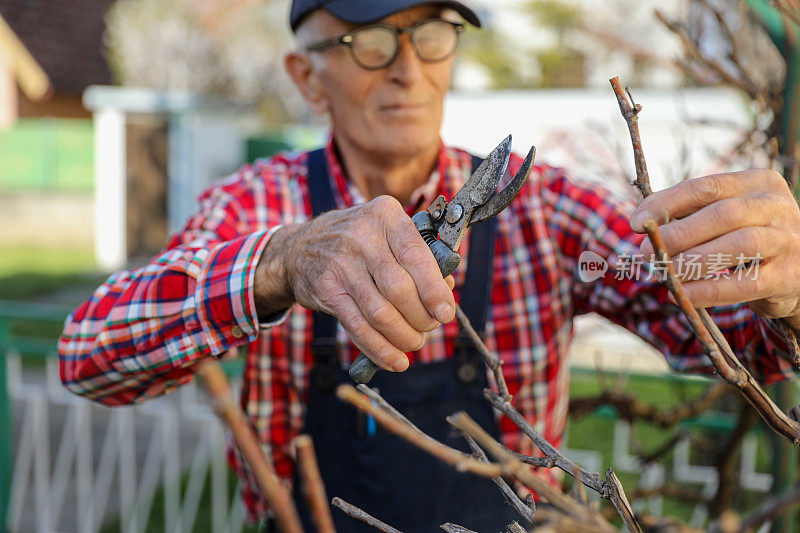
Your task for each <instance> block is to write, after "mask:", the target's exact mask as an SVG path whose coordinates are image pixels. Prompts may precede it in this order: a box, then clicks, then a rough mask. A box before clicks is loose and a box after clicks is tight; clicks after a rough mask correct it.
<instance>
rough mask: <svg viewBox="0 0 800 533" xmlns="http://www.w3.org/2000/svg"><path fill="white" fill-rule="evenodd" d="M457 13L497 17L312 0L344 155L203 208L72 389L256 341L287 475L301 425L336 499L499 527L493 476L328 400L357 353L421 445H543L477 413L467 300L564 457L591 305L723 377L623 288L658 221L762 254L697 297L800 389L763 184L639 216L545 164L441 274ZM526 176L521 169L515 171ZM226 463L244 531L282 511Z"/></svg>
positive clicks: (210, 196)
mask: <svg viewBox="0 0 800 533" xmlns="http://www.w3.org/2000/svg"><path fill="white" fill-rule="evenodd" d="M453 11H455V12H457V13H458V14H460V15H461V16H462V17H463V19H465V20H466V21H467V22H469V23H471V24H473V25H475V26H478V25H479V24H480V23H479V21H478V18H477V16H476V15H475V13H474V12H473V11H472V10H470V9H469V8H468V7H467V6H466V5H465V4H464V3H462V2H454V1H450V2H430V1H414V0H330V1H327V2H325V1H320V0H316V1H315V0H295V1H294V3H293V5H292V11H291V24H292V28H293V29H294V30H295V31H296V34H297V41H298V46H297V48H296V49H295V51H292V52H290V53H289V54H288V55H287V56H286V70H287V72H288V73H289V75H290V76H291V78H292V79H293V80H294V82H295V84H296V85H297V88H298V90H299V91H300V92H301V94H302V95H303V97H304V98H305V100H306V101H307V102H308V105H309V106H310V107H311V108H312V109H313V110H314V111H315V112H317V113H320V114H324V115H328V116H329V117H330V120H331V124H332V134H331V137H330V141H329V143H328V145H327V146H326V147H325V148H324V149H322V150H317V151H314V152H310V153H303V154H296V153H294V154H279V155H276V156H275V157H273V158H271V159H268V160H259V161H256V162H255V163H253V164H252V165H251V166H246V167H244V168H243V169H242V170H241V171H240V172H238V173H237V174H235V175H233V176H231V177H229V178H227V179H226V180H224V181H222V182H220V183H219V184H217V185H216V186H214V187H212V188H210V189H209V190H208V191H207V192H205V193H204V194H203V195H202V196H201V198H200V203H201V207H200V211H199V213H198V214H197V215H196V216H194V217H193V218H192V219H191V220H189V222H188V223H187V225H186V227H185V229H184V230H183V231H182V232H181V233H179V234H177V235H175V236H174V237H173V238H172V239H171V241H170V242H169V244H168V246H167V248H166V249H165V251H164V252H163V253H162V254H161V255H159V256H158V257H156V258H155V259H154V260H153V261H151V262H150V263H149V264H148V265H147V266H145V267H143V268H141V269H138V270H133V271H124V272H120V273H117V274H115V275H113V276H111V277H110V278H109V279H108V280H107V281H106V283H104V284H103V285H102V286H101V287H100V288H99V289H98V290H97V291H96V292H95V293H94V294H93V295H92V296H91V298H90V299H89V300H88V301H86V302H85V303H84V304H82V305H81V306H80V307H78V308H77V309H76V311H75V312H74V313H73V315H72V316H71V317H70V318H69V319H68V321H67V324H66V327H65V330H64V334H63V336H62V338H61V340H60V343H59V350H60V356H61V376H62V379H63V381H64V383H65V385H66V386H67V387H68V388H69V389H70V390H72V391H74V392H76V393H78V394H82V395H85V396H87V397H89V398H91V399H94V400H96V401H100V402H103V403H105V404H109V405H118V404H126V403H134V402H139V401H142V400H145V399H147V398H150V397H152V396H155V395H158V394H164V393H166V392H169V391H171V390H173V389H174V388H175V387H177V386H179V385H180V384H183V383H186V382H187V381H189V380H190V379H191V378H192V372H193V368H194V367H195V365H196V364H197V363H199V362H202V361H203V360H206V359H208V358H218V357H222V356H223V355H225V354H232V353H233V352H234V351H235V349H236V348H237V347H240V346H241V347H245V348H246V355H245V358H246V365H245V371H244V384H243V388H242V391H241V404H242V406H243V408H244V409H245V411H246V412H247V414H248V415H249V417H250V420H251V422H252V425H253V427H254V428H255V430H256V432H257V434H258V436H259V438H260V439H261V441H262V443H263V447H264V450H265V451H266V452H268V453H269V454H270V456H271V458H272V460H273V462H274V464H275V467H276V469H277V471H278V472H279V474H280V475H282V476H283V477H285V478H286V479H287V480H290V479H291V478H292V475H293V468H292V462H291V460H290V455H289V450H288V448H289V444H290V442H291V440H292V439H293V437H295V436H296V435H298V434H299V433H300V432H307V433H309V434H311V436H312V437H313V439H314V442H315V444H316V448H317V450H318V453H319V459H320V464H321V469H322V473H323V477H324V479H325V483H326V485H327V490H328V494H329V495H331V496H341V497H342V498H344V499H346V500H348V501H350V502H351V503H354V504H356V505H358V506H360V507H362V508H364V509H365V510H366V511H368V512H370V513H372V514H374V515H376V516H378V517H380V518H381V519H383V520H385V521H387V522H388V523H390V524H392V525H394V526H395V527H398V528H400V529H402V530H407V531H422V530H429V529H430V528H431V527H435V526H436V525H437V524H440V523H442V522H444V521H448V520H455V521H458V522H459V523H461V524H463V525H465V526H467V527H469V528H471V529H475V530H480V531H483V530H497V529H498V528H500V529H502V527H503V526H504V525H505V524H506V523H508V522H509V521H510V520H511V519H512V518H513V515H512V513H511V510H510V509H509V508H508V507H507V506H506V505H505V504H504V502H503V500H502V497H501V496H500V494H499V492H497V491H496V490H495V489H494V487H493V486H492V485H491V483H490V482H488V481H486V480H481V479H478V478H475V477H472V476H468V475H465V474H460V473H457V472H454V471H452V470H451V469H449V468H447V467H444V466H442V465H441V464H439V463H437V461H435V460H433V459H431V458H429V457H427V456H425V455H424V454H422V453H421V452H418V451H416V450H414V449H412V448H411V447H410V446H408V445H406V444H405V443H403V442H400V441H399V440H398V439H395V438H393V437H391V436H388V435H386V434H384V433H383V432H382V431H380V430H376V429H375V427H374V424H373V423H371V421H370V420H368V419H364V418H363V417H360V416H359V415H358V414H356V412H355V411H354V410H353V409H351V408H350V407H349V406H345V405H341V404H339V403H338V402H337V401H336V400H335V398H334V397H333V393H332V390H333V388H334V386H335V385H336V383H338V382H340V381H344V380H346V374H345V372H344V370H343V369H344V368H347V366H348V365H349V364H350V362H351V361H353V360H354V358H355V357H356V356H357V354H358V353H359V351H363V352H364V353H366V354H368V356H369V357H370V358H372V359H373V360H374V361H375V362H376V363H377V364H379V365H380V366H381V367H383V368H384V369H386V370H390V371H391V372H383V373H379V375H378V376H377V377H376V381H375V384H376V386H377V387H378V388H379V389H380V391H381V393H382V394H383V395H384V396H385V397H387V398H388V399H389V400H390V401H391V402H392V403H393V404H394V405H395V406H396V407H398V408H399V409H400V410H401V411H402V412H404V413H405V414H406V415H407V416H409V418H411V419H412V420H414V421H415V422H416V423H417V424H418V425H419V426H420V427H422V429H423V430H425V431H427V432H429V433H430V434H432V435H434V436H435V437H437V438H439V439H441V440H443V441H446V442H448V444H451V445H453V446H459V447H462V448H463V443H460V441H459V439H458V438H457V436H454V435H452V434H451V433H450V432H449V431H448V429H447V427H446V424H445V422H444V417H445V416H446V415H448V414H450V413H452V412H454V411H456V410H459V409H465V410H467V411H469V412H470V413H471V414H472V416H473V417H474V418H476V419H477V420H478V422H479V423H480V424H481V425H483V426H484V427H486V428H487V429H489V430H491V431H492V432H493V433H494V434H496V435H498V436H500V437H502V439H503V441H504V442H505V444H506V445H508V446H510V447H512V448H515V449H518V450H520V451H522V452H525V453H534V452H535V450H532V449H531V443H530V442H528V441H524V440H522V439H521V438H520V434H519V432H518V430H517V428H516V427H515V426H514V425H513V424H511V423H510V422H509V421H508V420H507V419H502V420H500V419H497V418H496V417H495V414H494V413H493V412H492V411H491V409H490V408H489V407H488V404H486V403H485V402H484V401H483V400H482V398H481V389H482V388H483V387H484V386H486V384H487V379H488V378H487V375H486V374H485V372H484V371H483V370H482V367H480V366H478V364H477V358H476V356H475V354H474V353H473V352H472V350H471V349H470V347H469V343H466V342H464V340H463V338H462V337H461V336H460V334H459V331H458V327H457V326H456V325H455V323H454V322H453V320H452V319H453V317H454V304H455V302H456V301H458V302H460V304H461V305H462V307H463V308H464V309H465V312H466V313H467V314H468V316H469V317H470V318H471V320H472V321H473V323H474V324H475V325H476V327H477V329H479V330H480V331H482V332H483V335H484V337H485V339H486V343H487V344H488V346H489V347H490V348H491V349H492V350H494V351H495V352H497V353H498V354H499V355H500V357H501V358H502V360H503V363H504V364H503V371H504V374H505V376H506V379H507V381H508V384H509V388H510V392H511V393H512V394H513V395H514V398H515V404H516V406H517V408H518V409H519V410H520V411H521V412H522V413H523V414H524V415H525V416H526V417H527V418H528V419H529V420H530V421H531V422H532V423H533V424H534V425H535V426H536V427H537V428H538V429H539V430H540V431H541V432H542V433H543V434H544V435H545V436H546V437H547V438H548V439H549V440H550V441H551V442H553V443H555V444H556V445H558V443H559V442H560V439H561V436H562V434H563V431H564V424H565V420H566V406H567V384H568V371H567V370H566V368H565V364H564V358H565V353H566V350H567V346H568V344H569V340H570V337H571V331H572V321H573V317H575V316H576V315H579V314H583V313H587V312H589V311H596V312H598V313H600V314H602V315H604V316H606V317H608V318H610V319H611V320H612V321H614V322H616V323H618V324H621V325H623V326H625V327H627V328H628V329H630V330H632V331H635V332H636V333H637V334H638V335H640V336H641V337H643V338H644V339H646V340H647V341H649V342H650V343H652V344H653V345H654V346H656V347H657V348H658V349H660V350H662V351H663V352H664V354H665V355H666V357H667V359H668V360H669V361H670V363H671V364H672V365H673V366H674V367H675V368H677V369H680V370H700V371H702V370H708V361H707V360H706V359H705V358H704V357H703V355H702V350H701V349H700V347H699V345H698V343H697V342H696V341H695V339H694V337H693V335H692V334H691V332H690V331H689V329H688V326H687V324H686V322H685V320H684V318H683V316H682V314H681V313H680V312H679V310H678V309H677V308H676V307H675V306H674V305H672V304H671V303H670V300H669V297H668V294H667V291H666V290H665V289H664V288H663V287H662V285H661V284H660V283H659V282H657V281H656V280H654V279H649V278H644V279H636V278H635V277H626V276H617V275H614V268H613V266H618V265H619V264H620V262H621V260H622V258H623V257H630V256H632V255H635V254H638V253H639V252H640V251H641V252H642V253H644V254H645V255H648V254H649V253H651V251H652V249H651V247H650V244H649V243H648V242H647V240H646V239H645V240H643V238H642V236H641V235H639V234H637V233H635V232H637V231H638V232H641V231H642V227H641V225H642V222H643V220H645V219H646V218H648V217H650V216H652V215H655V217H656V218H662V217H661V215H660V214H661V213H664V211H665V209H668V210H669V213H670V214H671V215H672V216H673V217H675V218H676V220H675V221H674V222H670V223H668V224H665V225H664V226H662V231H663V234H664V238H665V240H666V243H667V246H668V248H669V252H670V253H671V254H673V256H675V257H676V258H677V259H680V258H682V257H688V256H689V255H690V254H701V255H702V256H703V257H704V258H709V257H711V256H712V255H713V254H725V255H726V256H727V257H737V256H738V255H739V254H743V256H745V257H755V256H758V255H760V257H761V258H762V260H761V263H760V271H759V273H758V274H759V275H758V276H757V278H755V279H751V278H745V279H735V277H731V276H717V277H712V279H707V278H708V276H706V275H705V274H707V273H708V268H707V267H703V270H702V271H701V272H699V273H695V274H699V277H697V276H695V279H694V280H687V283H686V290H687V292H688V294H689V295H690V297H691V298H692V299H693V300H694V302H695V303H696V304H697V305H701V306H712V305H716V306H722V307H717V308H716V309H715V310H714V315H715V318H716V320H717V322H718V323H719V324H720V326H721V328H722V329H723V331H724V333H725V334H726V335H727V337H728V339H730V341H731V344H732V345H733V346H734V349H735V350H736V352H737V353H739V354H741V357H742V359H743V361H744V362H745V363H746V364H747V365H748V367H749V368H750V369H751V370H752V371H753V372H754V373H755V374H756V375H757V376H758V377H759V378H760V379H761V380H762V381H765V382H771V381H775V380H777V379H780V378H781V377H783V376H790V375H792V373H791V371H790V366H789V364H788V363H787V362H786V360H785V358H784V356H785V355H786V353H785V351H786V343H785V339H784V338H783V337H782V336H781V333H780V331H781V330H780V329H779V328H777V327H776V324H775V323H774V319H775V317H791V318H789V319H788V320H787V321H788V322H789V323H790V324H791V325H792V327H796V326H797V325H798V323H800V319H798V318H797V316H796V315H797V314H798V311H799V309H798V302H800V261H798V259H800V212H799V211H798V207H797V204H796V203H795V201H794V199H793V198H792V195H791V193H790V191H789V189H788V187H787V186H786V183H785V182H784V180H783V179H782V178H781V177H780V176H779V175H778V174H776V173H774V172H771V171H768V170H753V171H745V172H737V173H730V174H720V175H715V176H707V177H702V178H698V179H695V180H690V181H688V182H685V183H682V184H680V185H678V186H676V187H674V188H671V189H668V190H665V191H662V192H660V193H656V194H654V195H653V196H651V197H650V198H648V199H647V200H646V201H644V202H643V203H642V204H641V205H640V206H639V207H638V209H636V211H633V206H632V205H630V204H629V203H627V202H626V201H624V200H622V199H620V198H618V197H615V196H613V195H612V194H610V193H609V192H608V191H606V190H604V189H602V188H600V187H597V186H589V185H585V184H578V183H575V182H572V181H570V180H568V179H566V177H565V176H564V175H563V173H562V172H561V171H559V170H557V169H554V168H551V167H548V166H544V165H540V166H536V167H535V168H534V170H533V172H532V174H531V177H530V179H529V182H528V184H527V185H526V186H525V188H524V189H523V190H522V192H521V193H520V195H519V196H518V197H517V199H516V200H515V201H514V202H512V204H511V205H510V206H509V207H508V208H507V209H506V210H505V211H503V212H502V213H501V214H500V215H498V217H497V218H496V219H493V221H492V222H486V223H482V224H478V225H476V226H474V227H473V228H472V229H471V230H470V233H469V235H468V238H467V239H465V242H464V243H463V245H462V248H461V250H460V251H461V252H462V255H463V256H464V257H465V261H464V262H463V264H462V267H461V268H460V269H459V270H458V271H457V272H456V274H455V277H454V278H453V277H449V278H448V279H446V280H443V279H442V278H441V275H440V274H439V269H438V267H437V264H436V261H435V260H434V258H433V256H432V255H431V253H430V252H429V250H428V248H427V246H426V245H425V243H424V241H423V240H422V238H421V237H420V235H419V233H418V232H417V230H416V229H415V227H414V225H413V223H412V222H411V220H410V218H409V214H413V212H415V211H416V210H419V209H423V208H425V207H427V205H428V204H429V203H430V202H431V201H432V200H433V199H434V198H436V196H437V195H438V194H444V195H445V196H446V197H447V198H448V199H449V198H451V197H452V195H453V194H454V192H455V191H457V190H458V189H459V188H460V187H461V185H463V183H464V180H465V178H466V177H467V176H469V174H470V172H471V170H472V169H473V168H474V167H475V165H477V164H478V163H479V161H480V160H479V159H477V158H474V157H472V156H471V155H470V154H468V153H466V152H464V151H462V150H458V149H456V148H451V147H448V146H444V145H443V144H442V142H441V140H440V138H439V128H440V125H441V121H442V106H443V99H444V96H445V92H446V91H447V88H448V86H449V84H450V75H451V71H452V66H453V60H454V56H455V51H456V46H457V41H458V38H459V33H460V32H461V30H462V24H461V23H459V22H456V21H454V20H453V19H452V17H451V16H450V15H451V14H452V12H453ZM520 163H521V161H520V158H518V157H516V156H513V157H512V160H511V162H510V164H509V167H510V170H511V171H516V169H517V168H519V165H520ZM632 213H633V215H632V216H631V214H632ZM651 213H652V215H651ZM629 217H630V219H629ZM587 250H588V251H592V252H595V253H597V254H600V255H601V256H603V257H604V258H606V259H607V260H608V261H609V262H610V263H611V264H612V268H611V269H609V272H608V273H606V275H605V276H603V277H602V278H601V279H599V280H596V281H594V282H591V283H586V282H582V281H581V280H580V279H579V277H578V274H577V272H578V268H577V263H578V257H579V255H580V254H581V252H583V251H587ZM704 264H706V265H707V264H708V262H707V261H706V262H704ZM730 266H733V265H730ZM743 302H748V303H749V307H748V305H746V304H744V303H743ZM295 304H298V305H295ZM751 309H752V310H751ZM753 311H756V312H757V313H758V315H760V316H758V315H756V314H754V313H753ZM763 317H766V318H763ZM476 370H477V371H476ZM230 460H231V462H232V464H233V465H234V467H235V468H236V470H237V471H238V472H239V473H240V475H241V476H242V480H243V486H244V489H243V491H244V499H245V502H246V504H247V508H248V510H249V513H250V516H251V517H257V516H261V517H264V516H266V515H267V514H268V509H266V507H265V505H264V503H263V501H262V499H261V498H260V496H259V494H258V492H257V488H256V484H255V483H254V482H253V479H252V477H251V474H250V473H249V472H248V468H247V465H246V464H243V462H242V459H241V457H240V455H239V454H238V452H237V451H236V449H235V448H233V449H232V450H231V453H230ZM543 475H547V473H544V474H543ZM300 505H302V503H300ZM343 518H344V517H343V515H339V516H337V521H338V520H340V519H343ZM337 526H338V527H339V529H340V531H351V530H356V529H358V528H359V525H358V524H357V523H356V522H352V521H349V520H342V521H338V522H337Z"/></svg>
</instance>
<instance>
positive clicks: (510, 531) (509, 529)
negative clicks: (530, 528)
mask: <svg viewBox="0 0 800 533" xmlns="http://www.w3.org/2000/svg"><path fill="white" fill-rule="evenodd" d="M531 525H533V524H531ZM506 533H527V532H526V530H525V528H524V527H522V526H521V525H519V524H518V523H517V522H511V523H510V524H508V525H507V526H506Z"/></svg>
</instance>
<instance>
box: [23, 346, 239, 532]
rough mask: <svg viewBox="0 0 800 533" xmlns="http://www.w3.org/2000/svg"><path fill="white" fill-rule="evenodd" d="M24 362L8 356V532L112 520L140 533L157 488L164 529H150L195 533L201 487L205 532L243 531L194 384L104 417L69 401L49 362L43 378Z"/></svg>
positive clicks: (218, 440)
mask: <svg viewBox="0 0 800 533" xmlns="http://www.w3.org/2000/svg"><path fill="white" fill-rule="evenodd" d="M21 361H22V359H21V358H20V357H19V355H17V354H14V353H9V354H7V364H8V367H7V371H8V375H7V379H8V393H9V397H10V400H11V405H12V411H13V414H14V419H15V420H16V421H17V423H16V424H15V427H16V428H17V446H16V453H15V461H14V469H13V477H12V481H11V487H10V488H11V500H10V506H9V507H10V508H9V513H8V524H7V527H8V529H9V530H10V531H12V532H17V531H38V532H51V531H79V532H83V533H89V532H93V531H99V530H100V528H101V526H102V525H103V523H104V521H105V522H107V521H108V520H113V519H115V518H116V519H119V521H120V529H121V530H122V531H124V532H126V533H136V532H139V531H144V530H145V527H147V526H148V522H149V521H151V520H152V519H151V512H152V510H153V504H154V501H155V497H156V494H157V489H159V487H160V488H161V489H162V493H163V524H153V523H152V522H151V523H150V524H149V525H150V528H152V529H155V530H158V531H169V532H182V531H195V530H196V529H195V528H196V526H197V524H196V519H197V517H198V510H199V506H200V501H201V496H202V494H203V491H204V489H205V488H206V485H207V484H210V491H211V502H212V503H211V508H210V515H211V526H210V531H213V532H214V533H221V532H236V531H241V529H242V527H243V524H244V508H243V506H242V503H241V500H240V499H239V496H238V491H236V493H235V494H234V495H233V497H232V498H231V497H230V496H229V494H230V491H229V486H228V467H227V464H226V462H225V454H224V448H225V432H224V429H223V427H222V425H221V423H220V422H219V420H218V419H217V417H216V415H214V413H213V412H212V411H211V410H210V408H209V406H208V405H207V404H206V402H205V401H204V400H203V399H202V398H200V397H199V394H198V392H197V389H196V387H195V385H194V384H191V385H188V386H186V387H183V388H182V389H181V390H180V391H178V392H176V393H175V394H173V395H171V396H170V397H165V398H160V399H156V400H152V401H150V402H147V403H145V404H143V405H141V406H135V407H116V408H106V407H103V406H99V405H95V404H92V403H90V402H89V401H87V400H85V399H83V398H79V397H77V396H74V395H73V394H71V393H69V392H68V391H67V390H66V389H65V388H64V387H63V385H62V384H61V382H60V380H59V377H58V368H57V362H56V360H55V358H51V359H48V361H47V364H46V371H45V373H44V378H42V373H41V372H40V371H29V372H26V371H24V370H23V367H22V364H21ZM182 481H183V482H184V483H185V486H184V488H183V489H182V488H181V484H182Z"/></svg>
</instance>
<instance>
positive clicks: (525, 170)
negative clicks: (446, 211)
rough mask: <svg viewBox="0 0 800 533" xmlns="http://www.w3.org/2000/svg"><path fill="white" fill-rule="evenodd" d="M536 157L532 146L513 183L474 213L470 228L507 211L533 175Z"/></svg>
mask: <svg viewBox="0 0 800 533" xmlns="http://www.w3.org/2000/svg"><path fill="white" fill-rule="evenodd" d="M535 155H536V147H535V146H532V147H531V149H530V151H528V155H527V156H525V161H523V162H522V165H521V166H520V167H519V170H517V173H516V174H514V177H513V178H511V181H509V182H508V185H506V186H505V187H504V188H503V190H502V191H500V192H499V193H497V194H496V195H494V196H493V197H492V198H491V199H489V201H488V202H486V203H485V204H483V205H482V206H480V207H478V208H477V209H475V211H473V212H472V218H471V219H470V221H469V224H470V226H471V225H473V224H476V223H478V222H483V221H484V220H487V219H490V218H492V217H493V216H495V215H496V214H497V213H499V212H500V211H502V210H503V209H505V208H506V206H507V205H508V204H510V203H511V201H512V200H513V199H514V198H516V197H517V195H518V194H519V191H521V190H522V186H523V185H525V182H526V181H527V180H528V176H529V175H530V173H531V168H532V167H533V158H534V157H535Z"/></svg>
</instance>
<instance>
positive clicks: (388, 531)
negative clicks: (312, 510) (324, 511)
mask: <svg viewBox="0 0 800 533" xmlns="http://www.w3.org/2000/svg"><path fill="white" fill-rule="evenodd" d="M331 504H333V506H334V507H337V508H338V509H341V510H342V512H344V514H346V515H348V516H350V517H352V518H355V519H356V520H361V521H362V522H364V523H365V524H368V525H370V526H372V527H374V528H375V529H377V530H379V531H383V532H384V533H401V532H400V530H398V529H395V528H393V527H392V526H390V525H389V524H385V523H383V522H381V521H380V520H378V519H377V518H375V517H374V516H372V515H371V514H369V513H367V512H366V511H364V510H362V509H359V508H358V507H356V506H355V505H351V504H349V503H347V502H346V501H344V500H343V499H341V498H334V499H333V500H331Z"/></svg>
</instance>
